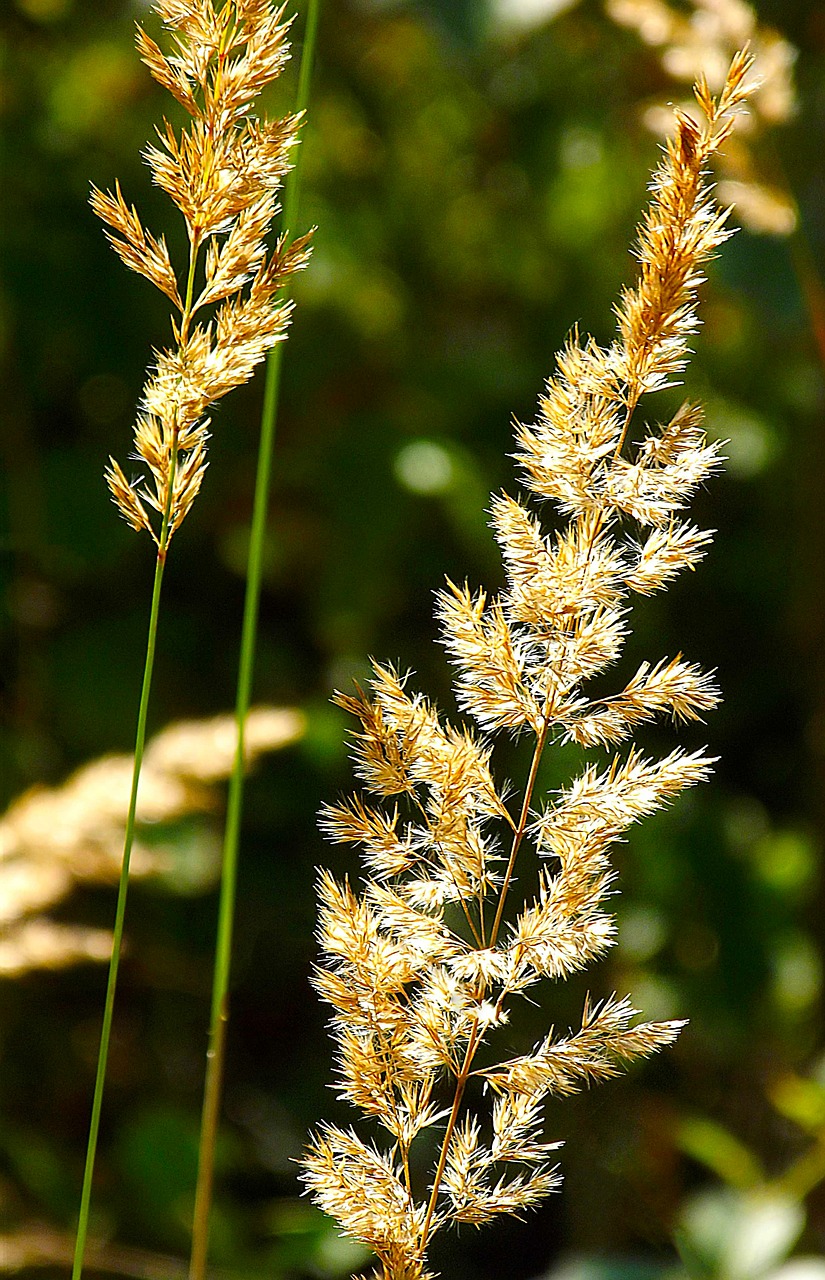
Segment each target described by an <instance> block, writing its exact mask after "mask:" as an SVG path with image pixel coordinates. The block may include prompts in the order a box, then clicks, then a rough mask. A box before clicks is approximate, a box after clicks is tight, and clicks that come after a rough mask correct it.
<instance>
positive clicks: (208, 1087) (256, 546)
mask: <svg viewBox="0 0 825 1280" xmlns="http://www.w3.org/2000/svg"><path fill="white" fill-rule="evenodd" d="M320 9H321V2H320V0H309V6H308V10H307V21H306V32H305V35H304V48H303V53H302V56H301V68H300V73H299V77H298V95H297V103H296V109H297V110H298V111H305V110H306V107H307V103H308V101H309V88H310V80H311V75H312V64H313V59H314V52H315V42H316V36H317V31H318V18H319V15H320ZM302 153H303V148H302V147H299V148H298V155H297V159H296V163H295V166H294V168H293V169H292V170H291V171H290V173H289V175H288V177H287V180H286V185H285V191H284V219H283V225H284V229H285V231H286V232H287V233H290V232H292V231H294V228H295V222H296V217H297V211H298V194H299V184H300V172H301V158H302ZM281 345H282V344H279V345H278V346H276V347H274V348H273V350H272V351H271V352H270V354H269V358H268V360H267V368H266V382H265V386H264V402H263V409H262V413H261V436H260V443H259V446H258V463H257V471H256V476H255V499H254V504H253V509H252V528H251V531H250V539H249V554H248V560H247V570H246V595H245V598H244V612H243V626H242V631H241V651H240V659H239V663H238V683H237V693H236V701H235V723H236V732H237V743H236V749H235V761H234V766H233V770H232V777H231V779H230V783H229V798H228V802H227V814H226V828H225V831H224V843H223V857H222V865H221V887H220V900H219V904H218V926H217V938H216V943H215V970H214V976H213V985H212V1010H211V1017H210V1026H209V1046H208V1049H207V1054H206V1081H205V1085H204V1095H203V1111H202V1115H201V1132H200V1145H199V1150H198V1181H197V1187H196V1191H195V1209H194V1216H193V1223H192V1253H191V1259H190V1265H189V1276H190V1280H203V1278H204V1276H205V1274H206V1265H207V1257H208V1250H209V1217H210V1210H211V1206H212V1190H213V1183H214V1173H215V1144H216V1142H217V1136H218V1124H219V1118H220V1103H221V1092H222V1086H223V1073H224V1060H225V1049H226V1027H227V1022H228V1019H229V999H228V989H229V971H230V964H231V958H232V932H233V923H234V916H235V897H236V889H237V868H238V846H239V843H240V829H241V817H242V814H243V788H244V764H245V728H246V717H247V715H248V712H249V704H250V700H251V694H252V678H253V674H254V668H255V640H256V633H257V629H258V611H259V603H260V597H261V576H262V566H263V547H264V537H265V534H266V524H267V512H268V509H269V490H270V478H271V473H272V453H273V449H274V444H275V427H276V422H277V415H278V395H279V391H280V379H281Z"/></svg>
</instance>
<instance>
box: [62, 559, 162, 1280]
mask: <svg viewBox="0 0 825 1280" xmlns="http://www.w3.org/2000/svg"><path fill="white" fill-rule="evenodd" d="M165 564H166V555H165V552H164V554H161V549H160V548H158V555H157V560H156V562H155V581H154V586H153V589H152V605H151V610H150V613H149V635H148V638H147V642H146V662H145V666H144V669H143V684H142V686H141V691H140V706H139V708H138V719H137V733H136V735H135V763H134V769H133V772H132V788H131V792H130V795H129V812H128V816H127V819H126V835H125V839H124V845H123V861H122V863H121V868H120V880H119V883H118V891H117V907H116V909H115V926H114V930H113V936H112V955H111V959H110V961H109V977H108V981H107V983H106V1000H105V1004H104V1006H103V1026H102V1028H101V1032H100V1047H99V1050H98V1057H97V1071H96V1074H95V1091H94V1097H93V1099H92V1115H91V1119H90V1121H89V1139H88V1143H87V1147H86V1166H85V1169H84V1171H83V1190H82V1192H81V1197H80V1214H79V1217H78V1225H77V1236H76V1238H75V1251H74V1261H73V1264H72V1280H80V1276H81V1275H82V1273H83V1260H84V1256H85V1251H86V1236H87V1234H88V1229H89V1209H90V1207H91V1199H92V1177H93V1175H94V1167H95V1156H96V1153H97V1137H98V1132H99V1130H100V1113H101V1110H102V1107H103V1089H104V1085H105V1081H106V1067H107V1063H108V1059H109V1041H110V1039H111V1033H112V1018H113V1015H114V1009H115V992H116V989H117V975H118V968H119V966H120V953H121V947H122V942H123V922H124V919H125V916H126V897H127V894H128V891H129V863H130V860H131V856H132V845H133V843H134V838H135V814H136V812H137V797H138V786H139V783H140V769H141V765H142V763H143V748H144V744H145V742H146V718H147V714H148V710H149V694H150V692H151V688H152V672H153V669H154V665H155V644H156V641H157V634H158V615H159V613H160V595H161V586H162V583H163V570H164V567H165Z"/></svg>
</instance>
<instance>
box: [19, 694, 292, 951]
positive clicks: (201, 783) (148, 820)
mask: <svg viewBox="0 0 825 1280" xmlns="http://www.w3.org/2000/svg"><path fill="white" fill-rule="evenodd" d="M303 731H304V716H303V715H302V713H301V712H300V711H297V710H294V709H289V708H281V707H255V708H253V710H252V711H251V712H250V715H249V719H248V722H247V729H246V738H245V748H246V759H247V764H249V765H251V764H252V763H253V762H254V761H255V760H256V759H258V757H260V756H261V755H262V754H263V753H264V752H269V751H275V750H277V749H278V748H280V747H284V746H286V745H287V744H288V743H291V742H294V741H296V739H298V738H300V737H301V735H302V733H303ZM236 737H237V735H236V729H235V721H234V717H232V716H230V715H222V716H215V717H213V718H212V719H209V720H185V721H181V722H180V723H178V724H172V725H169V727H168V728H166V729H164V730H163V731H162V732H161V733H159V734H157V735H156V737H154V738H152V739H151V741H150V742H149V743H148V744H147V748H146V755H145V757H144V765H143V771H142V773H141V779H140V790H139V792H138V808H137V822H138V836H137V839H136V841H135V845H134V853H133V863H132V871H133V874H134V875H136V876H141V877H147V876H160V877H162V878H164V879H165V880H166V881H167V882H170V883H173V884H174V883H177V885H178V887H180V888H183V887H189V888H190V890H191V889H193V888H197V887H199V888H206V887H207V886H208V884H209V883H210V880H211V879H212V877H213V876H214V874H215V873H216V871H217V857H218V851H217V848H216V844H215V841H216V833H215V832H214V831H213V830H212V829H211V828H208V827H207V828H202V829H200V831H199V832H198V833H197V837H196V838H197V840H198V842H199V848H197V849H195V850H193V849H191V848H188V847H186V846H185V851H186V853H187V863H186V865H185V866H181V867H179V868H176V862H177V861H178V860H179V855H180V841H179V840H175V838H174V835H175V825H174V824H176V823H178V822H179V820H180V819H182V818H187V817H193V816H195V815H204V814H209V813H211V812H214V811H215V810H216V809H218V808H219V798H218V795H217V792H216V784H217V783H218V782H220V781H222V780H223V779H225V778H227V777H228V776H229V774H230V773H231V771H232V762H233V759H234V754H235V747H236ZM131 780H132V757H131V756H127V755H119V756H104V757H103V758H102V759H100V760H95V761H93V762H92V763H91V764H88V765H85V766H84V767H83V768H81V769H78V770H77V771H76V772H75V773H74V774H72V776H71V777H70V778H69V779H68V780H67V781H66V782H65V783H63V785H62V786H59V787H33V788H31V789H30V790H29V791H27V792H26V794H25V795H23V796H21V797H20V798H19V799H18V800H15V801H14V802H13V803H12V804H11V805H10V807H9V808H8V809H7V811H6V813H5V814H3V815H2V817H0V975H5V976H12V975H14V974H19V973H24V972H26V971H27V970H30V969H54V968H59V967H61V966H63V965H69V964H74V963H77V962H79V961H81V960H97V961H100V960H108V958H109V951H110V947H111V935H110V933H109V932H108V930H102V929H90V928H85V927H82V926H79V925H71V924H64V923H59V922H57V921H55V920H52V919H50V918H49V917H48V916H47V915H45V914H44V913H45V912H47V911H48V910H49V909H50V908H53V907H55V906H56V905H57V904H58V903H60V902H61V901H62V900H63V899H64V898H66V897H67V896H68V895H69V894H70V893H71V892H72V890H73V889H74V888H75V886H77V885H78V884H83V883H94V884H114V883H116V882H117V878H118V874H119V871H120V858H121V853H122V850H123V832H124V828H125V824H126V812H127V809H128V804H129V790H130V786H131ZM153 833H154V834H153ZM176 871H177V874H176Z"/></svg>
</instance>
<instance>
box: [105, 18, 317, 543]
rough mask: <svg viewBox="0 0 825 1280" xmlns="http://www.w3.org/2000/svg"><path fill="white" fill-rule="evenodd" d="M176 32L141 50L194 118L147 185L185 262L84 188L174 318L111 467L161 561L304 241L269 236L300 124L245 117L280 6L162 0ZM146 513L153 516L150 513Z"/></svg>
mask: <svg viewBox="0 0 825 1280" xmlns="http://www.w3.org/2000/svg"><path fill="white" fill-rule="evenodd" d="M153 8H154V11H155V12H156V13H157V14H158V15H159V17H160V18H161V19H162V21H163V22H164V24H165V26H166V27H167V28H168V30H169V31H170V33H171V43H172V46H173V52H172V53H170V54H168V55H166V54H164V53H163V52H162V51H161V49H160V47H159V45H158V44H157V43H156V42H155V41H154V40H153V39H152V38H151V37H150V36H149V35H147V33H146V32H145V31H144V30H143V29H142V28H141V27H138V29H137V47H138V52H139V53H140V56H141V58H142V60H143V61H144V62H145V64H146V66H147V67H148V68H149V71H150V72H151V74H152V75H153V76H154V78H155V80H157V81H158V83H159V84H161V85H162V86H163V87H164V88H165V89H167V90H168V91H169V93H171V94H172V96H173V97H174V98H175V99H176V100H177V102H178V103H180V105H181V106H182V107H183V108H184V109H185V111H186V112H187V113H188V115H189V116H190V117H191V123H190V125H189V127H188V128H186V129H182V130H181V131H180V132H177V131H176V130H175V128H174V127H173V126H172V125H171V124H170V123H169V122H168V121H167V120H164V122H163V126H162V127H161V128H159V129H158V131H157V133H158V145H150V146H148V147H147V148H146V152H145V158H146V162H147V164H148V165H149V168H150V169H151V171H152V177H153V179H154V181H155V182H156V183H157V185H158V186H159V187H161V188H162V189H163V190H164V191H165V192H166V194H167V195H168V196H169V197H170V198H171V200H172V201H173V202H174V204H175V205H177V207H178V209H179V210H180V212H181V214H182V215H183V219H184V222H185V225H186V231H187V237H188V243H189V260H188V264H187V266H186V267H185V269H184V271H183V273H182V274H181V275H178V274H177V273H176V271H175V268H174V266H173V264H172V261H171V258H170V255H169V250H168V248H167V245H166V241H165V239H164V238H163V236H160V237H159V238H156V237H155V236H153V235H152V234H151V233H150V232H149V231H147V230H146V229H145V228H144V226H143V224H142V222H141V219H140V216H139V214H138V212H137V210H136V209H135V208H134V207H130V206H129V205H128V204H127V203H126V201H125V199H124V197H123V194H122V192H121V189H120V185H119V183H115V189H114V192H113V193H112V192H102V191H98V190H97V189H96V188H93V189H92V195H91V204H92V208H93V209H94V211H95V213H96V214H97V215H98V217H99V218H101V219H102V221H103V222H104V223H105V224H106V228H107V231H106V234H107V237H108V239H109V241H110V243H111V244H112V246H113V248H114V249H115V251H116V252H117V253H118V254H119V255H120V257H121V258H122V259H123V261H124V262H125V263H126V265H127V267H130V268H131V270H133V271H136V272H138V274H139V275H142V276H145V277H146V279H147V280H149V281H150V282H151V283H152V284H153V285H154V286H155V287H156V288H157V289H160V291H161V292H162V293H164V294H165V295H166V297H167V298H168V299H169V300H170V302H171V303H172V304H173V307H174V313H173V316H172V334H173V339H174V343H173V345H172V346H171V347H168V348H165V349H164V350H161V351H159V352H157V353H156V362H155V367H154V369H153V370H151V371H150V373H149V375H148V377H147V381H146V384H145V386H144V389H143V396H142V402H141V406H140V412H139V413H138V418H137V423H136V426H135V452H134V458H135V460H136V461H137V462H138V463H140V464H141V466H142V468H143V475H142V477H141V478H139V479H137V480H132V481H130V480H128V479H127V478H126V475H125V474H124V471H123V469H122V467H121V466H120V465H119V464H118V463H117V462H116V461H115V460H114V459H113V458H112V459H110V464H109V467H108V468H107V470H106V480H107V482H108V485H109V489H110V491H111V494H112V498H113V499H114V502H115V504H116V505H117V507H118V510H119V511H120V513H121V515H122V516H123V518H124V520H126V521H127V522H128V523H129V524H130V525H131V526H132V527H133V528H134V529H138V530H139V529H145V530H146V531H147V532H148V533H149V534H150V535H151V537H152V538H153V539H154V540H155V542H156V543H157V544H158V546H159V547H160V546H161V544H162V545H163V549H164V550H165V547H166V545H168V541H169V539H170V538H171V536H172V534H173V533H174V532H175V530H176V529H177V528H178V527H179V526H180V524H181V521H182V520H183V519H184V517H185V516H186V514H187V512H188V511H189V508H190V507H191V505H192V502H193V501H194V499H195V497H196V495H197V493H198V490H199V489H200V485H201V481H202V479H203V475H204V471H205V469H206V465H207V462H206V445H207V441H208V439H209V435H208V426H209V420H208V419H207V418H206V417H205V416H204V415H205V413H206V410H207V409H208V407H209V406H210V405H212V404H214V403H215V402H216V401H217V400H219V399H221V397H222V396H224V395H226V394H227V392H228V391H231V390H232V389H233V387H237V386H240V385H241V384H242V383H244V382H247V381H248V380H249V379H250V378H251V377H252V374H253V372H254V370H255V367H256V365H258V364H259V363H260V362H261V361H262V360H263V359H264V358H265V356H266V354H267V352H268V351H269V350H270V348H271V347H273V346H274V345H275V344H276V343H278V342H280V341H281V340H282V339H283V338H284V337H285V336H286V330H287V326H288V323H289V318H290V314H291V309H292V306H291V303H289V302H286V301H284V300H283V295H282V290H283V288H284V286H285V284H286V283H287V281H288V280H289V278H290V277H291V276H292V275H293V273H294V272H296V271H299V270H301V269H302V268H303V267H304V266H305V265H306V263H307V261H308V257H309V236H303V237H300V238H298V239H296V240H293V241H292V242H291V243H287V242H286V240H285V239H284V238H283V237H282V238H281V239H280V240H279V241H278V242H277V244H276V246H275V249H274V251H273V252H272V253H269V251H268V249H267V243H266V239H267V236H268V235H269V233H270V231H271V228H272V223H273V221H274V219H275V217H276V215H277V214H278V212H279V204H278V192H279V189H280V187H281V184H282V182H283V179H284V176H285V174H286V173H287V172H288V170H289V168H290V153H291V151H292V148H293V147H294V146H295V144H296V142H297V140H298V130H299V127H300V123H301V122H300V119H299V117H298V116H294V115H292V116H286V117H285V118H284V119H282V120H276V121H268V120H261V119H256V118H254V117H253V116H252V115H251V114H250V112H251V108H252V106H253V104H254V102H255V99H256V98H257V96H258V95H259V94H260V92H261V90H262V89H263V88H264V87H265V86H266V85H267V84H269V83H270V82H271V81H272V80H274V79H275V77H276V76H278V75H279V74H280V72H281V70H282V69H283V66H284V64H285V62H286V60H287V58H288V56H289V45H288V42H287V31H288V28H289V22H286V21H284V9H283V7H280V8H278V7H276V6H275V5H273V4H271V3H269V0H226V3H224V4H223V5H221V6H220V7H216V6H215V4H214V3H213V0H156V3H155V4H154V6H153ZM152 513H154V515H153V514H152Z"/></svg>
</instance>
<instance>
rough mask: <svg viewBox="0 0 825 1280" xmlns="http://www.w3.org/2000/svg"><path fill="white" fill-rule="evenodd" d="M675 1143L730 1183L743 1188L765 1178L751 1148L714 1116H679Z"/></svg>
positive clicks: (686, 1153) (754, 1184)
mask: <svg viewBox="0 0 825 1280" xmlns="http://www.w3.org/2000/svg"><path fill="white" fill-rule="evenodd" d="M676 1143H677V1145H678V1147H679V1148H680V1150H682V1151H684V1153H685V1155H688V1156H690V1157H691V1158H692V1159H693V1160H698V1161H699V1163H700V1164H703V1165H705V1167H706V1168H708V1169H711V1170H712V1171H713V1172H714V1173H716V1174H718V1175H719V1177H720V1178H721V1179H722V1180H723V1182H727V1183H728V1184H729V1185H730V1186H732V1187H738V1188H739V1189H740V1190H746V1189H747V1188H749V1187H755V1186H758V1185H759V1183H761V1182H764V1180H765V1175H764V1172H763V1170H762V1168H761V1166H760V1163H759V1161H758V1160H757V1158H756V1156H755V1155H754V1154H753V1152H752V1151H749V1150H748V1148H747V1147H746V1146H745V1144H744V1143H743V1142H740V1141H739V1139H738V1138H737V1137H735V1136H734V1135H733V1134H732V1133H730V1132H729V1131H728V1130H727V1129H725V1128H724V1127H723V1126H722V1125H721V1124H717V1123H716V1121H714V1120H706V1119H704V1118H702V1117H700V1116H696V1117H691V1118H689V1119H686V1120H682V1121H681V1123H680V1124H679V1125H678V1127H677V1129H676Z"/></svg>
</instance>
